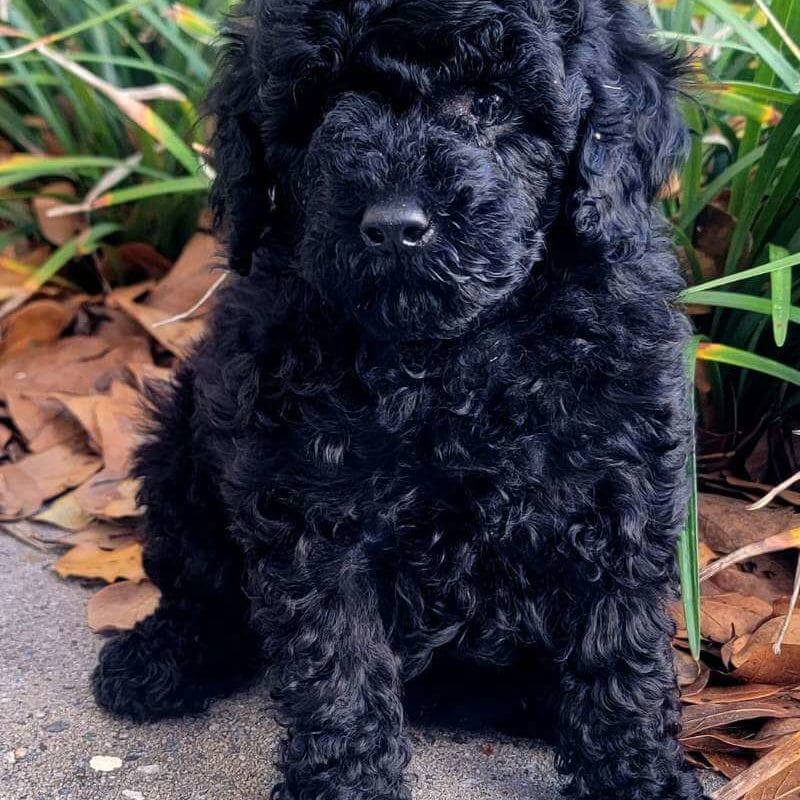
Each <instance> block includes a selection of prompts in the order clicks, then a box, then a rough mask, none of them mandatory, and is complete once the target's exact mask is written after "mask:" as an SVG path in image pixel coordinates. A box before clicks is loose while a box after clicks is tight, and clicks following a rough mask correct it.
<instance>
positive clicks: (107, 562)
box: [53, 542, 147, 583]
mask: <svg viewBox="0 0 800 800" xmlns="http://www.w3.org/2000/svg"><path fill="white" fill-rule="evenodd" d="M53 569H54V570H55V571H56V572H57V573H58V574H59V575H60V576H61V577H62V578H68V577H76V578H95V579H98V580H103V581H106V583H113V582H114V581H116V580H118V579H119V578H125V579H126V580H129V581H135V582H140V581H143V580H145V579H146V577H147V576H146V575H145V573H144V567H143V566H142V545H141V544H139V543H138V542H134V543H133V544H130V545H128V546H127V547H122V548H119V549H118V550H102V549H101V548H99V547H97V546H96V545H93V544H79V545H76V546H75V547H73V548H72V549H71V550H68V551H67V552H66V553H64V555H63V556H61V558H59V559H58V561H56V563H55V564H53Z"/></svg>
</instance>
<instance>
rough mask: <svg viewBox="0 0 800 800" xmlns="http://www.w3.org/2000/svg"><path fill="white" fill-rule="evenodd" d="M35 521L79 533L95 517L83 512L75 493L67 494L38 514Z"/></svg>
mask: <svg viewBox="0 0 800 800" xmlns="http://www.w3.org/2000/svg"><path fill="white" fill-rule="evenodd" d="M34 519H35V520H37V521H38V522H47V523H49V524H50V525H56V526H57V527H59V528H63V529H65V530H69V531H79V530H83V529H84V528H85V527H86V526H87V525H89V523H90V522H91V521H92V519H93V517H92V516H91V514H87V513H86V511H84V510H83V508H82V507H81V505H80V503H78V501H77V499H76V498H75V492H67V494H64V495H61V497H58V498H56V499H55V500H54V501H53V502H52V503H50V505H48V506H47V508H45V509H43V510H42V511H40V512H39V513H38V514H36V516H35V517H34Z"/></svg>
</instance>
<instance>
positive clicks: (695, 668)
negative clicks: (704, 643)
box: [672, 647, 701, 688]
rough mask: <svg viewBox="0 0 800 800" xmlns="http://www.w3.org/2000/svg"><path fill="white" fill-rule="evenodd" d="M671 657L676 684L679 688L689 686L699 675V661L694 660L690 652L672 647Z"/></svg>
mask: <svg viewBox="0 0 800 800" xmlns="http://www.w3.org/2000/svg"><path fill="white" fill-rule="evenodd" d="M672 659H673V661H674V663H675V674H676V675H677V678H678V686H680V687H681V688H683V687H684V686H690V685H691V684H693V683H694V682H695V681H696V680H697V679H698V678H699V677H700V673H701V668H700V662H698V661H695V659H694V658H693V657H692V655H691V654H690V653H687V652H686V651H685V650H679V649H678V648H676V647H673V648H672Z"/></svg>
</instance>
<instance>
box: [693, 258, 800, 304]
mask: <svg viewBox="0 0 800 800" xmlns="http://www.w3.org/2000/svg"><path fill="white" fill-rule="evenodd" d="M797 264H800V253H793V254H792V255H789V256H785V257H784V258H778V259H775V260H774V261H770V262H769V263H767V264H762V265H761V266H759V267H751V268H750V269H746V270H742V272H736V273H734V274H733V275H725V276H723V277H721V278H714V280H711V281H706V282H705V283H701V284H698V285H697V286H690V287H689V288H688V289H684V290H683V292H681V299H682V300H683V301H687V300H688V301H691V302H694V297H695V295H696V294H698V293H699V292H702V291H707V290H708V289H716V288H717V287H718V286H727V285H728V284H730V283H737V282H738V281H744V280H748V279H749V278H757V277H759V276H760V275H768V274H770V273H772V272H777V271H779V270H782V269H784V268H786V267H794V266H796V265H797Z"/></svg>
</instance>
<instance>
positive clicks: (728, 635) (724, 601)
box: [700, 594, 772, 644]
mask: <svg viewBox="0 0 800 800" xmlns="http://www.w3.org/2000/svg"><path fill="white" fill-rule="evenodd" d="M771 616H772V604H771V603H767V602H766V601H764V600H761V599H759V598H758V597H746V596H744V595H740V594H719V595H716V596H713V597H704V598H703V601H702V603H701V604H700V632H701V633H702V635H703V636H704V637H705V638H706V639H710V640H711V641H713V642H718V643H719V644H724V643H725V642H728V641H730V640H731V639H732V638H733V637H734V636H742V635H744V634H747V633H751V632H752V631H754V630H755V629H756V628H757V627H758V626H759V625H760V624H761V623H762V622H764V620H766V619H769V618H770V617H771Z"/></svg>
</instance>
